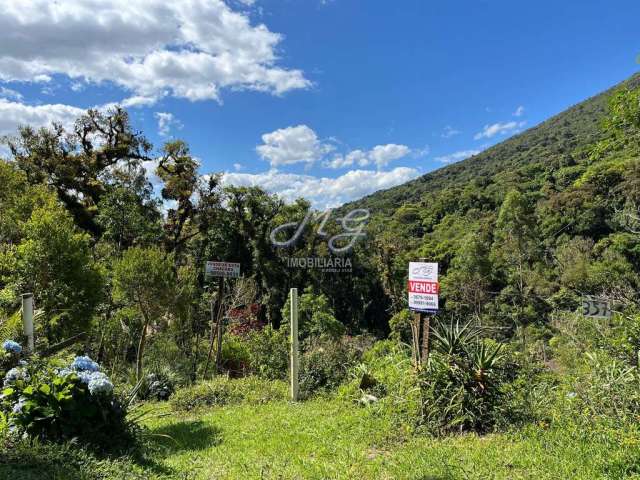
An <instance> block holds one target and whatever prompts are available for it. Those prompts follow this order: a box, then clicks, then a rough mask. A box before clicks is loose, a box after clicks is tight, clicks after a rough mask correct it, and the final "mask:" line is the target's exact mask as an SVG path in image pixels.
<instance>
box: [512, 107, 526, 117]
mask: <svg viewBox="0 0 640 480" xmlns="http://www.w3.org/2000/svg"><path fill="white" fill-rule="evenodd" d="M522 115H524V107H523V106H522V105H520V106H519V107H518V108H516V111H515V112H513V116H514V117H521V116H522Z"/></svg>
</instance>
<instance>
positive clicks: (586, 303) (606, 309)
mask: <svg viewBox="0 0 640 480" xmlns="http://www.w3.org/2000/svg"><path fill="white" fill-rule="evenodd" d="M582 315H584V316H585V317H594V318H611V306H610V305H609V302H607V301H606V300H600V299H597V298H594V297H584V298H583V299H582Z"/></svg>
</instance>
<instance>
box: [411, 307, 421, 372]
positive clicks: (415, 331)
mask: <svg viewBox="0 0 640 480" xmlns="http://www.w3.org/2000/svg"><path fill="white" fill-rule="evenodd" d="M421 323H422V314H421V313H420V312H413V320H412V321H411V361H412V363H413V367H414V368H415V369H417V368H419V366H420V363H421V362H420V325H421Z"/></svg>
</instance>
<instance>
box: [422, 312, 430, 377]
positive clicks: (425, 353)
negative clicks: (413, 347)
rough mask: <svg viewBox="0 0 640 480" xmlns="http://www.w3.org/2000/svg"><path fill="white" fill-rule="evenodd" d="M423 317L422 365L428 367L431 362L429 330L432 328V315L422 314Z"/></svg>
mask: <svg viewBox="0 0 640 480" xmlns="http://www.w3.org/2000/svg"><path fill="white" fill-rule="evenodd" d="M420 316H421V317H422V318H421V320H422V354H421V355H420V357H421V363H422V365H426V364H427V362H428V361H429V330H430V328H431V315H430V314H425V313H421V314H420Z"/></svg>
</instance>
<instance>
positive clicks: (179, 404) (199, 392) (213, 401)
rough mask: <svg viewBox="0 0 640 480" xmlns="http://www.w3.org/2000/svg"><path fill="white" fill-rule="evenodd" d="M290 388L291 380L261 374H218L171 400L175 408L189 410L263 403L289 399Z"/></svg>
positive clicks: (175, 395)
mask: <svg viewBox="0 0 640 480" xmlns="http://www.w3.org/2000/svg"><path fill="white" fill-rule="evenodd" d="M287 392H288V388H287V384H286V383H285V382H281V381H267V380H263V379H260V378H257V377H245V378H239V379H229V378H228V377H217V378H215V379H213V380H210V381H206V382H201V383H198V384H196V385H193V386H191V387H187V388H183V389H181V390H178V391H176V392H175V394H174V395H173V396H172V397H171V400H170V403H171V406H172V408H173V409H174V410H187V411H188V410H194V409H197V408H202V407H211V406H222V405H231V404H238V403H245V402H246V403H249V404H263V403H268V402H271V401H276V400H285V399H286V398H287Z"/></svg>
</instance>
